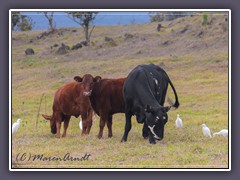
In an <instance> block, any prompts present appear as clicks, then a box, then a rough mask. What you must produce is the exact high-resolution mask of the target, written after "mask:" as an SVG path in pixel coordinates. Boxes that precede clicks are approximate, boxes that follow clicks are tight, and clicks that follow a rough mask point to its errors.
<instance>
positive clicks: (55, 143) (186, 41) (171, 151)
mask: <svg viewBox="0 0 240 180" xmlns="http://www.w3.org/2000/svg"><path fill="white" fill-rule="evenodd" d="M201 21H202V17H201V16H193V17H187V18H179V19H176V20H174V21H170V22H164V23H163V25H164V26H165V27H167V28H166V29H164V30H163V31H161V32H157V31H156V30H155V28H156V25H157V23H148V24H143V25H128V26H111V27H96V28H95V30H94V33H93V37H92V44H91V46H90V47H83V48H81V49H79V50H76V51H70V52H69V53H67V54H65V55H56V54H55V51H56V50H57V48H55V49H51V48H50V46H52V45H53V44H54V43H57V44H61V43H65V44H66V45H69V46H72V45H74V44H76V43H77V42H80V41H83V40H84V39H83V33H82V30H81V29H80V28H69V29H60V30H58V32H61V33H55V34H52V35H49V37H46V38H43V39H37V38H36V36H37V35H38V34H40V33H42V32H41V31H33V32H14V33H13V34H12V122H15V121H16V120H17V118H21V119H22V120H23V121H22V123H21V126H20V128H19V131H18V132H17V133H16V134H14V135H13V136H12V163H13V164H12V167H14V168H228V160H229V159H228V153H229V152H228V145H229V144H228V139H227V138H224V137H219V136H218V137H214V138H211V139H210V138H206V137H204V136H203V134H202V128H201V124H203V123H205V124H207V126H208V127H209V128H210V129H211V131H212V132H217V131H220V130H221V129H223V128H228V31H227V30H226V29H225V26H227V24H224V23H226V22H225V21H224V18H223V17H222V16H214V15H212V16H209V21H211V22H212V23H211V24H210V25H208V26H204V27H202V25H201ZM186 27H187V31H186V32H182V31H181V30H182V29H183V28H186ZM73 29H76V30H77V32H73V31H72V30H73ZM201 32H202V33H201ZM126 33H129V34H132V35H133V37H132V38H130V39H129V38H126V35H125V34H126ZM199 34H201V36H199ZM106 36H107V37H111V38H113V40H114V42H115V44H109V43H108V42H106V41H104V37H106ZM30 40H32V42H29V41H30ZM29 47H31V48H33V49H34V51H35V52H36V53H35V55H32V56H26V55H25V54H24V51H25V49H26V48H29ZM143 63H144V64H147V63H154V64H156V65H159V66H161V67H162V68H164V69H165V70H166V72H167V73H168V75H169V77H170V78H171V80H172V82H173V84H174V86H175V88H176V90H177V93H178V96H179V101H180V107H179V108H178V109H177V110H171V111H170V112H169V113H168V116H169V121H168V123H167V124H166V126H165V137H164V139H163V140H162V141H157V144H156V145H150V144H149V142H148V140H144V139H143V138H142V136H141V129H142V125H141V124H138V123H137V122H136V120H135V118H132V122H133V125H132V130H131V131H130V133H129V138H128V141H127V142H126V143H121V142H120V140H121V138H122V135H123V132H124V124H125V120H124V114H116V115H114V116H113V137H112V138H107V127H105V129H104V135H103V138H102V139H100V140H99V139H98V138H97V134H98V131H99V117H97V118H96V119H95V120H94V122H93V126H92V129H91V132H90V134H89V135H88V136H83V137H81V136H80V133H81V131H80V130H79V128H78V123H79V119H76V118H74V117H72V118H71V120H70V124H69V128H68V132H67V137H66V138H61V139H57V138H55V136H54V135H52V134H51V132H50V125H49V122H46V121H45V120H44V119H43V118H42V117H39V119H38V127H36V120H37V115H38V108H39V103H40V99H41V96H42V95H43V94H44V97H43V99H42V104H41V108H40V112H39V113H40V114H51V113H52V102H53V96H54V93H55V91H56V90H57V88H59V87H61V86H62V85H64V84H66V83H69V82H72V81H73V77H74V76H76V75H81V76H82V75H84V74H86V73H91V74H92V75H94V76H95V75H100V76H102V77H103V78H117V77H126V76H127V75H128V73H129V72H130V71H131V70H132V69H133V68H134V67H135V66H137V65H139V64H143ZM168 96H170V97H172V99H173V98H174V96H173V93H172V92H171V91H169V92H168ZM177 114H180V117H181V118H182V120H183V128H182V129H176V128H175V119H176V117H177ZM23 153H26V154H27V157H29V156H30V155H42V154H43V155H44V156H45V157H63V156H64V155H65V154H67V153H70V155H71V156H72V157H83V156H84V155H85V154H86V153H88V154H91V156H90V157H89V159H88V160H84V161H54V160H52V161H47V160H46V161H39V160H35V161H33V160H30V161H27V160H25V161H16V158H17V157H19V156H21V155H22V154H23Z"/></svg>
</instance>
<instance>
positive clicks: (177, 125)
mask: <svg viewBox="0 0 240 180" xmlns="http://www.w3.org/2000/svg"><path fill="white" fill-rule="evenodd" d="M175 123H176V127H177V128H181V127H182V125H183V123H182V120H181V118H180V117H179V114H178V115H177V119H176V121H175Z"/></svg>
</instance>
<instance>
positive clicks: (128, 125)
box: [121, 113, 132, 142]
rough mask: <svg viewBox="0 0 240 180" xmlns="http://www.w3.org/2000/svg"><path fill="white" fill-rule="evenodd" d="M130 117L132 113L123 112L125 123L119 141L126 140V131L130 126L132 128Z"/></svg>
mask: <svg viewBox="0 0 240 180" xmlns="http://www.w3.org/2000/svg"><path fill="white" fill-rule="evenodd" d="M131 117H132V114H130V113H125V118H126V124H125V131H124V135H123V137H122V140H121V142H126V141H127V136H128V133H129V131H130V130H131V128H132V122H131Z"/></svg>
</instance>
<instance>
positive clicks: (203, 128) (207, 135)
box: [202, 124, 212, 138]
mask: <svg viewBox="0 0 240 180" xmlns="http://www.w3.org/2000/svg"><path fill="white" fill-rule="evenodd" d="M202 132H203V135H204V136H206V137H210V138H211V137H212V135H211V132H210V129H209V128H208V127H207V126H206V124H202Z"/></svg>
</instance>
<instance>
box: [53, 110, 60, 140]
mask: <svg viewBox="0 0 240 180" xmlns="http://www.w3.org/2000/svg"><path fill="white" fill-rule="evenodd" d="M54 120H55V123H56V129H57V133H56V138H60V129H61V122H62V116H61V113H59V112H56V113H54Z"/></svg>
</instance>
